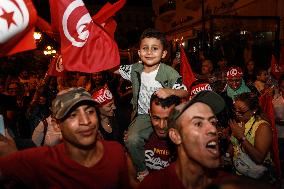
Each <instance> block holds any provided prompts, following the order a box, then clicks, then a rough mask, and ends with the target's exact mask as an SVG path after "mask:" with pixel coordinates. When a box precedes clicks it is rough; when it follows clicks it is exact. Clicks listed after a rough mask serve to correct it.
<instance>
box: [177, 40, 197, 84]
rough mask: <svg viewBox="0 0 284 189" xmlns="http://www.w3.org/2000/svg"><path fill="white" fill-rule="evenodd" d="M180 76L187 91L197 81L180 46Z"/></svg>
mask: <svg viewBox="0 0 284 189" xmlns="http://www.w3.org/2000/svg"><path fill="white" fill-rule="evenodd" d="M180 75H181V76H182V81H183V84H184V85H185V86H186V87H187V89H189V88H190V86H191V84H192V83H193V82H194V81H195V80H196V78H195V76H194V73H193V71H192V69H191V67H190V64H189V62H188V60H187V57H186V54H185V52H184V49H183V46H182V45H180Z"/></svg>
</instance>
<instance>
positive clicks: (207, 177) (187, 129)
mask: <svg viewBox="0 0 284 189" xmlns="http://www.w3.org/2000/svg"><path fill="white" fill-rule="evenodd" d="M224 106H225V102H224V100H223V98H222V97H221V96H219V95H218V94H217V93H215V92H213V91H201V92H199V93H197V94H196V95H195V96H194V97H193V98H192V99H191V100H190V101H188V102H186V103H183V104H181V105H178V106H176V107H175V109H174V110H173V111H172V112H171V113H170V116H169V118H168V127H169V128H170V129H169V137H170V139H171V140H172V141H173V142H174V143H175V144H176V146H177V156H178V157H177V160H176V161H175V162H174V163H172V164H171V165H170V166H168V167H167V168H165V169H163V170H160V171H156V172H153V173H151V174H150V175H149V176H147V177H146V178H145V179H144V180H143V181H142V183H141V184H140V186H139V188H141V189H143V188H147V189H173V188H179V189H187V188H200V189H202V188H205V187H206V186H207V185H209V184H210V183H211V181H212V180H214V179H215V180H216V178H212V177H211V176H212V175H211V174H210V173H212V172H211V171H212V170H214V169H215V168H217V167H218V166H219V164H220V155H219V146H218V135H217V129H216V124H217V119H216V116H215V115H216V114H218V113H219V112H220V111H222V109H223V108H224ZM209 170H210V171H209ZM213 176H219V174H213Z"/></svg>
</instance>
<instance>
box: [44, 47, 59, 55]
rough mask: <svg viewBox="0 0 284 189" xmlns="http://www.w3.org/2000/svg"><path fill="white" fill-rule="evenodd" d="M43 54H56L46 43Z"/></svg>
mask: <svg viewBox="0 0 284 189" xmlns="http://www.w3.org/2000/svg"><path fill="white" fill-rule="evenodd" d="M43 54H44V55H52V56H53V55H54V54H56V50H55V49H53V47H52V46H50V45H48V46H46V48H45V50H44V51H43Z"/></svg>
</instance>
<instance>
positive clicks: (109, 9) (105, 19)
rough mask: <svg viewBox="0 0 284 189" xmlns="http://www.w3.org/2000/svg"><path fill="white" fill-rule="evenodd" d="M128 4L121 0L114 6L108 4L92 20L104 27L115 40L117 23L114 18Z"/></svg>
mask: <svg viewBox="0 0 284 189" xmlns="http://www.w3.org/2000/svg"><path fill="white" fill-rule="evenodd" d="M125 3H126V0H119V1H117V2H116V3H114V4H113V5H112V4H110V3H106V4H105V5H104V6H103V7H102V8H101V9H100V10H99V12H98V13H97V14H95V15H94V16H93V17H92V19H93V20H94V21H95V22H96V23H97V24H100V25H101V26H103V28H104V29H105V30H106V31H107V32H108V33H109V34H110V35H111V36H112V38H114V32H115V29H116V25H117V24H116V22H115V20H114V19H113V18H112V17H113V16H114V14H115V13H116V12H117V11H118V10H119V9H121V8H122V7H123V6H124V5H125Z"/></svg>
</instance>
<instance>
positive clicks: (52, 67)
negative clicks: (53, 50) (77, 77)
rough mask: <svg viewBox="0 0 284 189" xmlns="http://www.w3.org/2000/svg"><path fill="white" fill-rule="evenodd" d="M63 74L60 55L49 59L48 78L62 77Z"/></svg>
mask: <svg viewBox="0 0 284 189" xmlns="http://www.w3.org/2000/svg"><path fill="white" fill-rule="evenodd" d="M63 74H64V66H63V64H62V57H61V55H59V54H57V55H56V56H55V57H54V58H53V59H51V61H50V64H49V67H48V70H47V75H49V76H63Z"/></svg>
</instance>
